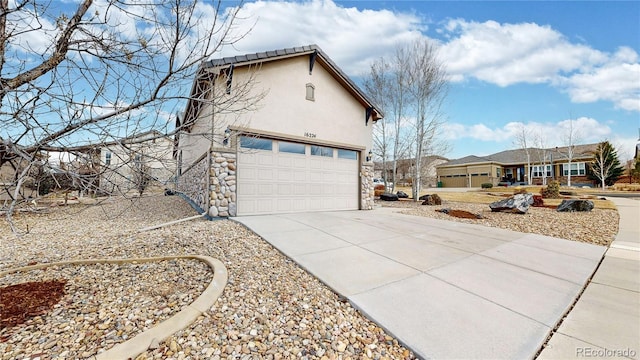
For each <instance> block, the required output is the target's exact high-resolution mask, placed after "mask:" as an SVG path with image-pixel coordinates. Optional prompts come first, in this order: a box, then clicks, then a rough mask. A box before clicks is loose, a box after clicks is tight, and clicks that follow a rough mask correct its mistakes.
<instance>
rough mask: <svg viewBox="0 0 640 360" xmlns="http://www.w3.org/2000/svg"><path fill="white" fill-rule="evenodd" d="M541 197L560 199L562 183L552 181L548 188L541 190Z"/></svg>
mask: <svg viewBox="0 0 640 360" xmlns="http://www.w3.org/2000/svg"><path fill="white" fill-rule="evenodd" d="M540 195H542V198H543V199H559V198H560V182H559V181H552V182H550V183H549V185H547V187H546V188H542V189H540Z"/></svg>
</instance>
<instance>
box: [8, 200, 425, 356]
mask: <svg viewBox="0 0 640 360" xmlns="http://www.w3.org/2000/svg"><path fill="white" fill-rule="evenodd" d="M195 214H196V213H195V211H194V210H192V209H191V207H189V206H188V205H187V204H186V202H185V201H184V200H182V199H181V198H179V197H177V196H166V197H165V196H162V195H154V196H145V197H143V198H141V199H137V200H135V201H130V200H124V199H120V200H115V199H111V200H108V201H105V202H104V203H102V204H101V205H100V206H93V207H86V206H84V205H73V206H67V207H59V208H51V209H50V210H48V211H45V212H42V213H35V214H33V213H16V215H15V222H16V225H17V226H18V227H19V228H21V229H25V230H26V229H27V228H28V230H29V232H28V233H27V234H26V235H22V236H19V237H18V236H15V235H14V234H12V233H11V230H10V228H9V226H8V224H7V223H6V221H2V222H0V248H1V249H2V252H1V253H0V271H3V270H8V269H11V268H16V267H21V266H26V265H32V264H35V263H38V264H39V263H48V262H56V261H63V260H72V259H99V258H136V257H152V256H167V255H208V256H212V257H215V258H217V259H219V260H220V261H222V262H223V263H224V264H225V266H226V267H227V270H228V273H229V281H228V284H227V286H226V287H225V289H224V292H223V294H222V295H221V297H220V298H219V299H218V301H217V302H216V303H215V304H214V306H213V307H212V308H211V309H210V310H209V311H208V312H206V313H204V314H203V315H202V316H200V317H199V318H198V320H196V322H194V323H193V324H192V325H191V326H189V327H187V328H186V329H185V330H182V331H179V332H177V333H176V334H174V335H173V336H172V337H171V338H169V339H167V340H166V341H163V342H160V343H157V344H152V345H153V346H152V348H151V349H149V350H148V351H147V352H146V353H143V354H141V355H140V356H139V357H138V358H140V359H151V358H154V359H219V358H220V359H250V358H264V359H281V358H294V357H295V358H309V359H311V358H319V359H338V358H341V359H356V358H357V359H360V358H372V359H385V358H387V359H405V358H413V357H414V356H413V354H412V353H411V352H410V351H408V350H407V349H406V348H404V347H402V346H401V345H399V344H398V342H397V340H396V339H394V338H392V337H390V336H389V335H387V334H386V333H385V332H384V331H383V330H382V329H381V328H380V327H378V326H377V325H375V324H374V323H373V322H371V321H369V320H367V319H366V318H365V317H364V316H362V315H361V314H360V313H359V312H357V311H356V310H355V309H354V308H353V307H351V306H350V305H349V303H348V302H346V301H344V299H342V298H340V297H339V296H337V295H336V294H335V293H333V292H332V291H331V290H330V289H329V288H327V287H326V286H325V285H324V284H322V283H320V282H319V281H318V280H317V279H315V278H314V277H312V276H311V275H309V274H308V273H307V272H306V271H304V270H302V269H301V268H299V267H298V266H297V265H296V264H295V263H294V262H293V261H292V260H289V259H288V258H286V257H285V256H283V255H282V254H280V253H279V252H278V251H277V250H275V249H274V248H273V247H272V246H271V245H269V244H268V243H266V242H265V241H263V240H262V239H261V238H260V237H258V236H257V235H255V234H253V233H252V232H250V231H248V230H247V229H245V228H244V227H243V226H241V225H239V224H237V223H235V222H232V221H228V220H222V221H213V222H211V221H205V220H194V221H190V222H184V223H179V224H175V225H171V226H167V227H164V228H161V229H158V230H153V231H148V232H138V230H139V229H141V228H144V227H147V226H152V225H156V224H160V223H164V222H168V221H172V220H176V219H180V218H184V217H189V216H193V215H195ZM211 277H212V274H211V271H210V269H209V268H208V267H207V266H205V265H204V264H203V263H201V262H200V261H197V260H185V259H180V260H169V261H158V262H155V263H141V264H117V265H116V264H95V265H86V264H85V265H75V266H74V265H65V266H59V267H49V268H46V269H45V270H32V271H28V272H23V273H13V274H9V275H6V276H3V277H2V278H0V287H3V286H9V285H15V284H19V283H26V282H30V281H43V280H64V281H66V285H65V295H64V296H63V297H62V300H61V301H60V302H59V303H57V304H56V305H54V307H53V308H52V309H50V311H47V312H45V313H42V314H39V315H35V316H33V317H31V318H30V319H28V320H27V321H26V322H24V323H22V324H19V325H16V326H5V327H2V328H0V359H3V360H4V359H36V358H37V359H63V358H67V359H75V358H87V357H91V356H93V355H95V354H97V353H99V352H101V351H104V350H106V349H109V348H111V347H113V346H114V345H115V344H117V343H120V342H123V341H125V340H126V339H129V338H131V337H133V336H135V335H136V334H138V333H140V332H141V331H144V330H145V329H147V328H149V327H152V326H153V325H155V324H157V323H159V322H161V321H163V320H164V319H167V318H168V317H170V316H171V315H172V314H174V313H176V312H177V311H179V310H180V309H181V308H182V307H184V306H185V305H186V304H188V303H190V302H191V301H193V299H195V298H196V297H197V296H198V295H199V294H200V293H201V292H202V290H203V289H204V288H205V287H206V286H207V285H208V283H209V282H210V281H211Z"/></svg>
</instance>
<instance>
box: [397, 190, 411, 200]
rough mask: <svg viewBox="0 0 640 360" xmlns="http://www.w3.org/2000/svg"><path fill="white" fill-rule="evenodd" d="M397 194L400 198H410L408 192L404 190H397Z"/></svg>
mask: <svg viewBox="0 0 640 360" xmlns="http://www.w3.org/2000/svg"><path fill="white" fill-rule="evenodd" d="M396 195H398V199H408V198H409V195H407V193H405V192H404V191H398V192H396Z"/></svg>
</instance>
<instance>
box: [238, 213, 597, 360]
mask: <svg viewBox="0 0 640 360" xmlns="http://www.w3.org/2000/svg"><path fill="white" fill-rule="evenodd" d="M395 211H397V209H390V208H382V209H376V210H373V211H342V212H320V213H301V214H286V215H265V216H249V217H237V218H234V219H235V220H237V221H239V222H241V223H243V224H245V225H246V226H247V227H249V228H250V229H252V230H253V231H255V232H256V233H258V234H259V235H260V236H262V237H263V238H264V239H265V240H267V241H268V242H270V243H271V244H273V245H274V246H275V247H276V248H278V249H279V250H280V251H282V252H283V253H284V254H286V255H288V256H289V257H290V258H292V259H293V260H295V261H296V262H297V263H298V264H300V266H302V267H303V268H305V269H307V270H308V271H309V272H310V273H312V274H314V275H315V276H316V277H318V278H319V279H320V280H322V281H323V282H325V283H326V284H327V285H328V286H330V287H331V288H333V289H334V290H335V291H336V292H338V293H339V294H341V295H343V296H345V297H346V298H348V299H349V301H350V302H351V303H352V304H353V305H354V306H355V307H357V308H359V309H360V310H361V311H362V312H363V313H365V314H366V315H368V316H369V317H370V318H371V319H373V320H374V321H375V322H377V323H378V324H380V325H381V326H382V327H384V328H385V329H387V330H388V331H389V332H390V333H391V334H393V335H394V336H395V337H397V338H398V339H399V340H400V341H402V342H403V343H404V344H405V345H407V346H408V347H409V348H411V349H412V350H413V351H414V352H415V353H416V355H418V356H420V357H423V358H438V359H461V358H464V359H468V358H474V359H481V358H484V359H527V358H533V357H535V355H536V354H537V352H538V351H539V349H540V347H541V346H542V345H543V344H544V342H545V341H546V339H547V337H548V335H549V334H550V332H551V330H552V329H553V328H555V327H556V325H557V324H558V322H559V321H560V320H561V318H562V317H563V315H564V314H565V313H566V311H567V310H568V309H569V308H570V307H571V306H572V304H573V303H574V300H575V298H576V297H577V296H578V295H579V293H580V292H581V291H582V289H583V287H584V285H585V283H586V282H587V281H588V279H589V278H590V277H591V276H592V274H593V272H594V270H595V268H596V267H597V265H598V264H599V262H600V260H601V259H602V255H603V254H604V252H605V250H606V248H605V247H602V246H596V245H590V244H585V243H579V242H574V241H568V240H562V239H557V238H551V237H546V236H542V235H536V234H523V233H518V232H513V231H509V230H504V229H497V228H490V227H484V226H478V225H470V224H464V223H459V222H452V221H442V220H436V219H430V218H424V217H416V216H408V215H401V214H397V213H395ZM514 216H515V215H514Z"/></svg>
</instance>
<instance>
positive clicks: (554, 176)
mask: <svg viewBox="0 0 640 360" xmlns="http://www.w3.org/2000/svg"><path fill="white" fill-rule="evenodd" d="M597 146H598V144H597V143H596V144H583V145H574V146H572V148H571V150H572V154H573V155H572V157H571V164H569V155H568V154H569V148H568V147H566V146H565V147H555V148H528V149H527V150H526V151H525V150H524V149H515V150H505V151H501V152H498V153H495V154H491V155H487V156H475V155H469V156H465V157H463V158H460V159H454V160H451V161H449V162H447V163H445V164H442V165H438V166H437V167H436V169H437V170H436V171H437V176H438V181H440V182H442V184H443V186H444V187H480V186H481V185H482V184H484V183H490V184H493V186H496V185H498V184H533V185H545V184H547V182H548V181H551V180H558V181H560V183H561V184H567V183H568V178H569V173H571V184H572V185H574V186H583V185H586V186H592V185H594V182H593V181H592V180H590V179H589V178H588V177H587V171H588V166H589V163H591V162H593V160H594V153H593V152H594V151H595V149H596V147H597ZM527 153H528V155H527ZM527 158H528V161H527ZM528 165H529V166H531V178H530V179H529V167H528Z"/></svg>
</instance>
